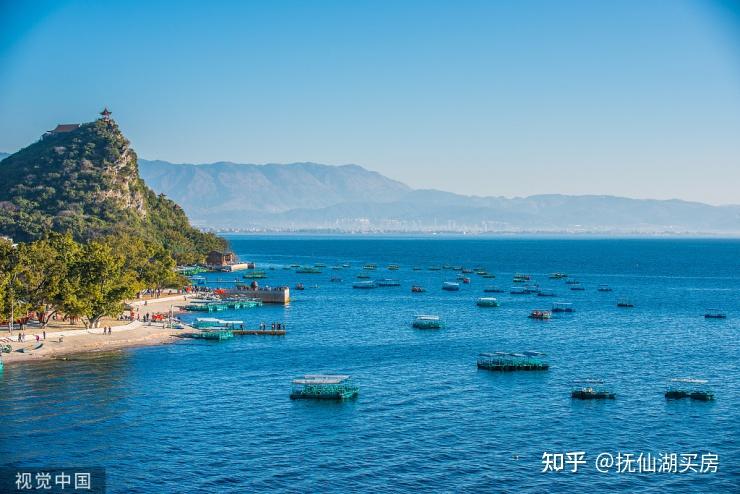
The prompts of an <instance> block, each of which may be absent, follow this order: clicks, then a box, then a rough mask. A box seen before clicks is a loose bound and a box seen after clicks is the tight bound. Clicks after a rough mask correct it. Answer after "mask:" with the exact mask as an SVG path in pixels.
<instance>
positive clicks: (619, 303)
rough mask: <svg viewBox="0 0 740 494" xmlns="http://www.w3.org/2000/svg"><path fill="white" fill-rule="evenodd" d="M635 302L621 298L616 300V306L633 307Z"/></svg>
mask: <svg viewBox="0 0 740 494" xmlns="http://www.w3.org/2000/svg"><path fill="white" fill-rule="evenodd" d="M634 306H635V304H633V303H632V301H630V300H628V299H626V298H623V299H620V300H619V301H617V307H634Z"/></svg>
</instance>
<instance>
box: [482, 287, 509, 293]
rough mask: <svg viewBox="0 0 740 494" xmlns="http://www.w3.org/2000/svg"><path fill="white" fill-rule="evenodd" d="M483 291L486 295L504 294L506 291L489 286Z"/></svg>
mask: <svg viewBox="0 0 740 494" xmlns="http://www.w3.org/2000/svg"><path fill="white" fill-rule="evenodd" d="M483 291H484V292H485V293H504V290H503V289H502V288H499V287H497V286H487V287H485V288H484V289H483Z"/></svg>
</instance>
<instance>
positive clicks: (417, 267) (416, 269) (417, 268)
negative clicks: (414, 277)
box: [411, 266, 421, 271]
mask: <svg viewBox="0 0 740 494" xmlns="http://www.w3.org/2000/svg"><path fill="white" fill-rule="evenodd" d="M411 269H413V270H414V271H421V268H420V267H419V266H414V267H413V268H411Z"/></svg>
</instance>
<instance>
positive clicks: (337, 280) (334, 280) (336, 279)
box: [329, 276, 342, 283]
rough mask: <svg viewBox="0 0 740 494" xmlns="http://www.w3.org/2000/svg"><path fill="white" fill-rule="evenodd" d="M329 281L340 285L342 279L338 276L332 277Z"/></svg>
mask: <svg viewBox="0 0 740 494" xmlns="http://www.w3.org/2000/svg"><path fill="white" fill-rule="evenodd" d="M329 281H331V282H332V283H341V282H342V278H340V277H339V276H332V277H331V279H330V280H329Z"/></svg>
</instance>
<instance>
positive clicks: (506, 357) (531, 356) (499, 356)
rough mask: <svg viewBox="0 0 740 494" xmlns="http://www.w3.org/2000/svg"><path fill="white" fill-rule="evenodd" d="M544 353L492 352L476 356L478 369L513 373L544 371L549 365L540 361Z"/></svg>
mask: <svg viewBox="0 0 740 494" xmlns="http://www.w3.org/2000/svg"><path fill="white" fill-rule="evenodd" d="M544 356H545V354H544V353H540V352H533V351H529V352H522V353H509V352H493V353H481V354H479V355H478V360H477V365H478V368H479V369H485V370H491V371H502V372H513V371H544V370H547V369H549V368H550V365H549V364H548V363H547V362H545V361H543V360H542V357H544Z"/></svg>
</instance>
